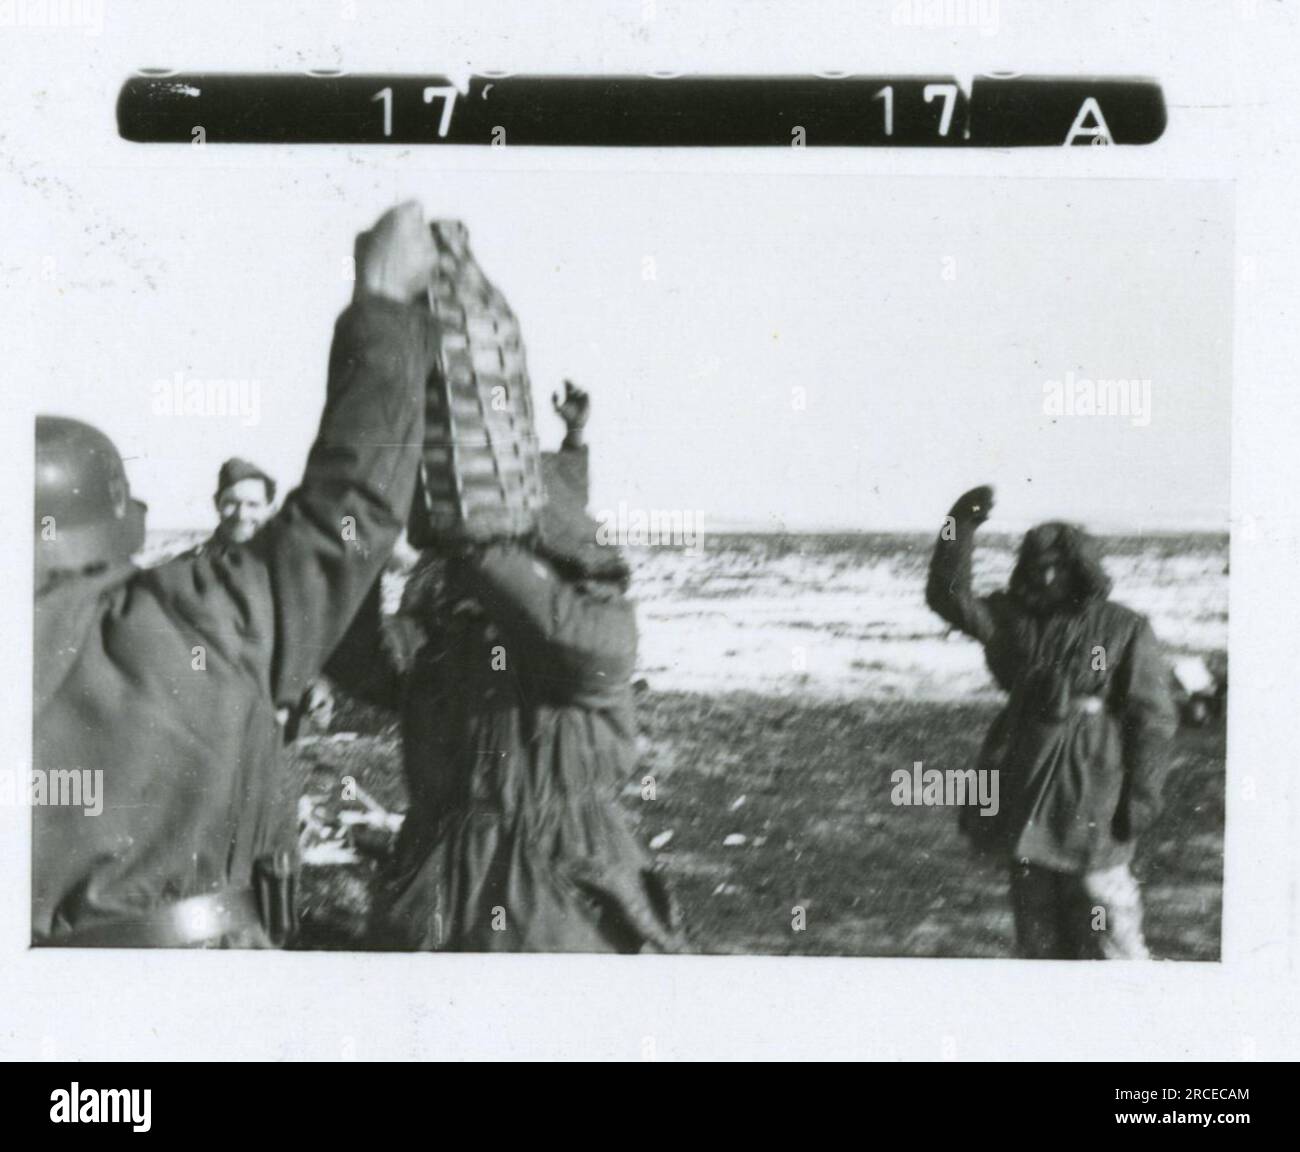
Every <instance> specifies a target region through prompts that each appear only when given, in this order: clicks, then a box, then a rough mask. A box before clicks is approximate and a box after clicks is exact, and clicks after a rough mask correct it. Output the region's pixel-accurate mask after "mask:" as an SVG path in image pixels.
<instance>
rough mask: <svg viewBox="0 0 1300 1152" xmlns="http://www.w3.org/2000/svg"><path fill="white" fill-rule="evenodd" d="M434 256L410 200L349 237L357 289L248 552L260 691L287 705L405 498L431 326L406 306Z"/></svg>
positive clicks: (387, 538) (389, 540) (374, 570)
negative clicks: (298, 452) (262, 612)
mask: <svg viewBox="0 0 1300 1152" xmlns="http://www.w3.org/2000/svg"><path fill="white" fill-rule="evenodd" d="M435 259H436V253H435V250H434V246H433V240H432V237H431V235H430V233H429V230H428V228H427V226H426V225H425V223H424V218H423V213H422V212H421V210H420V209H419V207H418V206H417V205H415V204H405V205H402V206H400V207H398V208H394V209H392V210H391V211H389V212H387V213H385V215H384V216H382V217H381V218H380V220H379V222H378V223H377V224H376V225H375V227H374V228H373V229H372V230H371V231H370V232H367V233H363V234H362V235H361V236H360V237H359V238H358V241H357V292H356V297H355V299H354V301H353V303H352V304H351V305H350V306H349V307H348V308H347V309H346V310H345V311H344V313H343V315H342V316H340V317H339V320H338V324H337V326H336V328H335V331H334V344H333V348H332V350H331V352H330V360H329V384H328V389H327V395H326V400H325V411H324V414H323V415H322V417H321V423H320V428H319V430H318V432H317V434H316V441H315V443H314V444H313V445H312V449H311V453H310V455H309V456H308V459H307V468H306V472H305V473H304V475H303V479H302V484H301V485H300V486H299V487H298V488H297V489H296V490H295V491H294V492H293V493H291V494H290V496H289V497H288V499H287V500H286V501H285V505H284V508H283V509H282V510H281V512H280V513H279V515H277V516H276V517H275V518H274V519H273V520H272V521H271V522H270V523H269V524H268V525H267V527H266V528H265V529H263V531H262V532H261V533H259V535H258V536H257V537H256V538H254V540H253V541H252V542H251V543H250V544H249V546H248V551H249V553H250V555H251V556H252V557H253V558H254V559H256V560H259V561H260V562H261V563H262V565H264V567H265V571H266V573H267V575H268V577H269V580H270V586H271V598H272V602H273V614H274V628H275V643H274V648H273V656H272V668H271V684H272V690H273V692H274V695H275V698H276V700H277V701H278V702H288V701H292V700H296V699H297V698H298V697H299V696H300V695H301V694H302V692H303V691H304V689H305V688H306V686H307V685H308V684H309V683H310V682H311V680H312V679H313V678H315V676H316V675H317V674H318V673H319V672H320V670H321V668H322V666H323V665H324V663H325V661H326V659H327V658H328V657H329V655H330V653H331V652H332V651H333V649H334V647H335V645H336V644H337V643H338V642H339V640H340V639H341V638H342V636H343V635H344V632H345V631H346V629H347V627H348V624H349V623H350V621H351V620H352V617H353V615H354V614H355V613H356V611H357V609H358V608H359V607H360V606H361V604H362V602H363V600H364V599H365V597H366V595H367V593H368V592H370V590H371V589H372V588H373V587H374V585H375V582H376V580H377V578H378V576H379V573H380V571H381V570H382V569H383V566H384V563H385V561H386V560H387V559H388V556H389V553H390V552H391V551H392V548H393V545H394V543H396V541H397V537H398V535H399V534H400V532H401V530H402V526H403V524H404V523H405V521H406V516H407V513H408V512H409V510H410V505H411V499H412V497H413V495H414V490H415V478H416V469H417V466H418V458H419V451H420V445H421V442H422V440H423V436H424V385H425V380H426V378H427V376H428V373H429V370H430V367H431V365H432V359H433V355H434V348H433V341H432V332H431V321H430V319H429V316H428V313H427V311H426V310H425V309H422V308H419V307H414V306H412V304H411V301H412V300H413V299H414V297H415V295H416V293H417V292H419V291H420V289H421V288H422V286H423V285H425V284H426V283H427V281H428V276H429V272H430V270H431V269H432V266H433V263H434V260H435Z"/></svg>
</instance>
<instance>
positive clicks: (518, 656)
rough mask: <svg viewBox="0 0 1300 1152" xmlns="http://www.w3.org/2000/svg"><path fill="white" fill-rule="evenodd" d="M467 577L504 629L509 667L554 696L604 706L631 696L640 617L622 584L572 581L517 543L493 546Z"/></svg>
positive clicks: (583, 704) (558, 699)
mask: <svg viewBox="0 0 1300 1152" xmlns="http://www.w3.org/2000/svg"><path fill="white" fill-rule="evenodd" d="M466 575H467V577H468V579H469V580H470V582H471V584H472V587H473V589H474V594H475V596H476V598H477V599H478V601H479V603H480V604H482V606H483V608H484V609H485V611H486V613H487V615H488V618H489V619H490V620H491V622H492V623H493V624H494V625H495V626H496V628H497V629H498V631H499V632H500V633H501V636H502V639H503V643H504V646H505V650H506V659H507V662H508V665H507V666H513V667H516V668H520V669H522V670H524V671H525V672H526V673H527V675H528V676H529V678H530V679H532V680H534V681H535V682H536V683H537V684H538V686H539V689H540V690H541V691H542V692H543V693H544V694H545V695H546V696H547V697H548V698H549V699H551V700H553V701H555V702H557V703H563V704H570V705H575V706H579V707H590V708H602V707H611V706H614V705H615V704H617V703H619V702H620V701H621V700H623V699H625V698H626V694H627V692H628V683H629V681H630V679H631V676H632V670H633V667H634V665H635V661H636V614H635V610H634V608H633V605H632V602H631V601H630V600H628V599H627V597H625V596H624V595H622V593H621V592H619V591H618V590H617V589H616V588H614V587H613V586H612V585H610V584H609V583H602V582H594V581H593V582H574V581H570V580H566V579H564V578H563V577H561V576H560V575H559V574H558V573H557V572H556V571H555V569H554V568H553V567H552V566H551V565H550V564H548V563H547V562H546V561H544V560H542V559H540V558H539V557H537V556H536V555H534V554H533V553H532V552H531V551H529V550H527V549H525V548H522V547H519V546H518V545H510V544H499V545H495V546H493V547H491V548H488V549H486V550H485V551H484V552H483V553H482V555H480V556H479V557H478V558H477V559H476V560H475V561H474V562H473V564H472V566H471V568H470V571H469V572H468V573H467V574H466ZM512 660H514V661H515V663H514V664H513V665H511V664H510V663H509V662H510V661H512Z"/></svg>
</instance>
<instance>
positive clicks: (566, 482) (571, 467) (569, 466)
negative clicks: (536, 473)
mask: <svg viewBox="0 0 1300 1152" xmlns="http://www.w3.org/2000/svg"><path fill="white" fill-rule="evenodd" d="M542 483H543V485H544V486H545V488H546V490H547V491H548V492H551V491H554V489H555V486H556V485H563V486H564V487H565V488H568V489H569V490H570V491H571V492H572V493H573V494H574V495H575V496H576V497H577V499H578V501H579V503H580V506H581V507H583V508H585V507H586V506H587V504H588V502H589V501H590V499H591V494H590V493H591V471H590V463H589V460H588V455H587V446H586V445H585V444H583V445H581V446H580V447H574V446H572V445H565V444H561V445H560V450H559V451H558V452H543V453H542Z"/></svg>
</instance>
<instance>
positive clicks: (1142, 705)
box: [1116, 620, 1178, 839]
mask: <svg viewBox="0 0 1300 1152" xmlns="http://www.w3.org/2000/svg"><path fill="white" fill-rule="evenodd" d="M1120 683H1121V686H1122V690H1123V695H1122V707H1121V730H1122V733H1123V755H1124V791H1123V794H1122V796H1121V800H1120V810H1119V812H1118V813H1117V814H1116V818H1117V823H1118V827H1117V828H1116V832H1117V833H1118V834H1119V835H1120V838H1121V839H1129V838H1132V837H1135V836H1138V835H1140V834H1141V833H1142V832H1144V831H1145V830H1146V829H1147V828H1149V827H1150V826H1151V825H1152V824H1154V823H1155V821H1156V818H1157V817H1158V816H1159V815H1160V809H1161V806H1162V796H1161V794H1162V792H1163V790H1164V784H1165V778H1166V776H1167V775H1168V773H1169V766H1170V755H1169V745H1170V742H1171V741H1172V739H1173V736H1174V733H1175V731H1176V730H1177V727H1178V716H1177V712H1176V710H1175V708H1174V701H1173V694H1172V692H1171V691H1170V685H1169V669H1168V668H1167V666H1166V665H1165V661H1164V659H1163V657H1162V656H1161V654H1160V645H1159V643H1158V642H1157V640H1156V636H1155V632H1154V631H1152V628H1151V625H1150V624H1149V623H1148V622H1147V621H1146V620H1143V621H1142V622H1141V624H1140V625H1139V626H1138V628H1137V630H1136V632H1135V633H1134V635H1133V639H1132V640H1131V641H1130V643H1129V646H1128V651H1127V653H1126V655H1125V662H1124V668H1123V671H1122V673H1121V679H1120Z"/></svg>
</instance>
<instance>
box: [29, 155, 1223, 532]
mask: <svg viewBox="0 0 1300 1152" xmlns="http://www.w3.org/2000/svg"><path fill="white" fill-rule="evenodd" d="M122 150H134V151H132V153H131V155H130V156H129V157H127V156H126V155H125V154H121V155H119V154H120V153H121V152H122ZM194 151H195V150H192V149H186V148H184V147H171V148H156V149H152V150H147V153H142V152H141V150H140V146H138V145H137V146H132V145H127V144H124V143H122V142H120V141H116V140H114V141H112V142H111V143H108V144H105V145H103V146H102V147H100V148H99V149H98V152H99V155H98V157H97V161H96V163H94V164H93V165H91V166H89V167H75V168H74V167H62V168H57V169H44V170H42V171H41V173H40V175H39V177H37V176H33V177H31V178H30V179H24V180H23V182H22V184H23V186H22V187H21V188H20V189H19V190H18V191H17V193H16V195H17V196H18V197H19V198H20V199H21V198H26V199H28V201H29V202H30V200H31V199H32V198H37V199H39V200H42V201H44V203H45V204H46V206H47V207H53V208H54V209H55V211H54V212H53V213H50V219H49V222H48V229H47V231H46V232H45V233H44V234H42V235H41V236H40V237H39V238H33V237H31V236H27V237H19V238H18V239H17V241H16V242H17V244H18V247H19V249H20V251H21V252H22V256H21V257H20V258H19V260H20V263H21V265H22V266H23V267H27V266H32V267H42V268H44V267H45V266H46V265H45V264H44V263H43V262H44V261H46V260H48V261H52V263H51V264H50V265H49V268H50V269H51V271H50V275H49V279H45V278H42V279H41V281H39V282H38V283H36V284H35V286H34V288H33V289H32V290H33V292H34V293H35V294H36V303H37V307H35V308H33V309H32V318H33V319H32V323H31V324H30V325H28V324H26V323H25V324H24V325H23V331H22V332H20V333H18V334H17V335H18V340H17V369H18V371H17V374H16V376H15V379H16V380H19V381H21V382H22V383H23V385H24V386H30V388H31V390H32V393H33V399H34V401H35V405H34V406H35V407H36V408H37V409H38V410H42V411H47V412H54V413H59V414H65V415H72V416H77V417H80V418H82V419H85V420H88V421H90V422H92V423H94V424H97V425H98V426H100V427H101V428H103V429H104V430H105V431H106V432H108V433H109V435H111V436H112V437H113V439H114V440H115V441H116V443H117V444H118V446H119V448H120V449H121V450H122V452H123V454H124V455H125V456H126V457H128V459H129V463H128V470H129V473H130V476H131V479H132V484H133V487H134V489H135V492H136V494H137V495H138V496H140V497H141V498H142V499H144V500H146V501H147V502H148V503H149V505H150V525H151V526H152V527H164V526H165V527H190V526H193V527H202V526H205V525H207V524H209V523H210V522H211V520H212V516H213V513H212V508H211V492H212V487H213V481H214V479H215V475H216V470H217V468H218V466H219V464H220V463H221V461H222V460H223V459H224V458H225V457H226V456H229V455H232V454H239V455H244V456H248V457H251V458H252V459H254V460H256V461H258V462H259V463H261V464H262V465H263V466H264V467H266V468H267V469H268V470H269V471H271V472H272V473H274V474H275V475H277V476H278V477H279V479H280V481H281V484H282V488H283V489H284V490H287V489H288V488H289V487H291V486H292V484H293V483H295V482H296V479H297V477H298V475H299V474H300V472H301V468H302V464H303V461H304V459H305V456H306V452H307V448H308V446H309V444H310V441H311V437H312V434H313V432H314V430H315V426H316V423H317V421H318V418H319V413H320V407H321V403H322V399H323V395H324V384H325V380H324V368H325V361H326V354H327V347H328V340H329V335H330V331H331V326H332V323H333V319H334V316H335V315H336V313H337V311H338V310H339V309H340V307H341V306H342V305H343V304H344V303H345V302H346V300H347V298H348V295H349V292H350V289H351V285H350V284H349V283H348V282H347V281H346V280H345V279H344V275H343V270H344V261H345V257H346V256H347V255H348V254H350V252H351V243H352V236H353V234H354V232H355V231H356V230H357V229H358V228H360V227H363V226H365V225H368V224H369V223H370V222H371V221H372V220H373V218H374V217H375V216H376V215H377V214H378V212H379V211H381V210H382V209H383V208H385V207H386V206H388V205H389V204H391V203H393V202H394V201H395V200H397V199H404V198H407V197H415V198H418V199H419V200H421V201H422V202H423V203H424V204H425V205H426V208H427V210H428V211H429V213H430V214H431V215H438V216H458V217H460V218H462V219H464V220H465V221H466V222H467V223H468V225H469V228H470V235H471V240H472V243H473V246H474V249H475V251H476V253H477V255H478V257H479V260H480V263H481V264H482V266H483V268H484V269H485V271H486V272H487V274H488V276H489V277H490V278H491V279H492V280H494V281H495V282H496V283H497V284H498V286H500V287H501V288H502V289H503V290H504V292H505V293H506V295H507V297H508V298H509V300H510V301H511V303H512V306H513V307H514V308H515V310H516V312H517V313H518V315H519V317H520V320H521V323H522V326H523V332H524V339H525V343H526V348H527V353H528V358H529V365H530V370H531V374H532V380H533V388H534V393H535V398H536V402H537V407H538V409H539V411H540V412H541V413H542V418H541V429H540V430H541V434H542V438H543V441H544V446H546V447H552V446H554V444H555V443H556V442H557V441H558V439H559V436H560V433H561V429H560V426H559V423H558V421H557V420H556V418H555V417H554V416H553V415H552V414H551V413H550V411H549V396H550V393H551V391H552V389H554V388H556V387H558V386H559V384H560V381H561V379H562V378H563V377H565V376H569V377H571V378H573V379H574V380H575V381H577V382H579V383H580V384H582V385H584V386H585V387H587V388H588V389H589V390H590V391H591V393H592V396H593V400H594V412H595V415H594V417H593V421H592V425H591V430H590V438H591V442H592V444H593V454H594V458H593V467H594V471H595V477H594V480H595V482H594V492H593V508H594V509H596V510H600V509H606V508H614V507H616V506H617V504H618V502H619V501H626V502H627V503H628V505H629V506H630V507H631V508H642V509H652V508H653V509H689V510H697V511H698V512H700V513H702V515H703V518H704V523H705V525H706V526H712V527H714V528H715V529H721V528H723V527H725V526H744V527H753V528H758V529H789V530H799V529H814V528H854V529H868V530H869V529H877V528H879V529H885V528H930V527H932V526H933V525H934V524H935V523H936V522H937V518H939V517H941V516H942V514H943V513H944V511H945V510H946V509H947V507H948V505H949V504H950V503H951V501H952V499H953V498H954V497H955V496H956V495H957V494H958V493H959V492H961V491H962V490H963V489H964V488H966V487H969V486H971V485H973V484H976V483H980V482H985V481H987V482H991V483H994V484H995V485H997V487H998V489H999V516H1002V517H1005V519H1004V521H1003V523H1004V526H1006V527H1016V526H1020V525H1022V524H1025V523H1028V522H1030V521H1033V520H1037V519H1042V518H1045V517H1056V516H1060V517H1069V518H1075V519H1080V520H1083V521H1085V522H1086V523H1088V524H1090V525H1092V526H1094V527H1097V528H1099V529H1121V530H1123V529H1144V528H1145V529H1177V528H1184V527H1204V528H1215V529H1221V528H1226V526H1227V518H1228V479H1229V458H1228V448H1229V441H1230V404H1229V397H1230V383H1231V382H1230V369H1231V344H1230V339H1231V332H1232V268H1233V266H1232V235H1231V222H1232V195H1231V187H1230V185H1228V184H1225V183H1215V182H1195V181H1167V182H1166V181H1135V180H1096V179H1094V180H1087V181H1084V180H1079V181H1063V180H1045V179H1044V180H1020V179H1016V180H1012V179H989V178H974V177H970V178H960V179H958V178H952V177H948V178H938V177H914V178H886V177H864V176H847V175H846V176H824V175H820V176H799V175H790V176H772V175H756V174H754V175H750V174H746V175H740V174H738V175H726V174H705V173H695V174H678V173H671V172H645V171H641V172H614V171H604V172H578V171H563V170H560V171H554V170H552V171H533V172H519V171H492V170H491V165H490V164H484V165H483V166H481V167H480V168H479V170H477V171H462V172H445V173H438V172H429V171H427V170H423V171H418V172H413V173H411V174H410V176H409V178H408V177H406V176H405V175H403V174H402V173H401V172H400V171H398V172H394V171H393V170H391V169H388V170H380V169H377V168H371V167H369V166H367V165H366V164H364V163H361V162H358V161H357V159H356V158H355V156H353V157H348V156H345V155H344V154H343V153H341V152H340V153H338V154H337V162H332V160H331V150H329V149H319V150H316V151H315V152H313V154H312V155H313V157H316V158H318V162H317V163H315V164H314V165H313V166H312V167H311V168H304V167H303V166H302V165H301V164H297V165H282V164H280V163H279V162H278V156H277V152H278V150H277V149H273V148H265V149H260V150H253V149H248V148H241V149H231V150H229V151H228V152H227V153H225V154H224V155H223V156H216V152H217V150H216V149H209V150H208V151H209V156H208V158H207V159H206V160H202V159H196V158H195V157H194V156H193V152H194ZM142 156H144V159H142ZM115 157H116V158H118V159H117V161H116V162H115V159H114V158H115ZM226 157H230V158H232V159H233V160H235V161H237V166H234V165H227V164H226V163H225V159H226ZM38 180H39V181H44V183H33V182H34V181H38ZM14 194H15V193H13V192H12V191H11V193H10V198H12V196H13V195H14ZM24 245H25V248H24ZM12 368H13V365H12V364H11V370H12ZM1067 372H1072V373H1073V374H1074V377H1075V378H1081V377H1086V378H1126V379H1149V380H1150V381H1151V385H1150V395H1151V413H1150V416H1151V418H1150V423H1149V424H1147V425H1146V426H1136V425H1135V424H1134V423H1133V422H1132V421H1131V420H1129V419H1126V418H1123V417H1102V416H1091V417H1090V416H1072V417H1067V418H1055V419H1054V418H1053V417H1052V416H1050V415H1048V414H1046V413H1045V412H1044V385H1045V383H1046V382H1047V381H1049V380H1061V379H1064V378H1065V375H1066V373H1067ZM177 373H180V374H181V375H182V378H183V379H189V378H195V377H197V378H199V379H234V380H246V381H255V382H256V386H255V390H254V392H253V393H252V395H255V396H256V398H257V404H258V410H257V422H256V423H254V424H252V425H248V426H246V425H245V423H244V422H243V420H242V419H241V418H240V417H239V416H238V415H232V416H226V417H221V416H215V415H214V416H206V417H194V416H180V417H176V416H160V415H157V414H156V413H155V411H154V404H155V400H156V396H157V382H158V381H160V380H171V379H174V378H175V376H176V374H177ZM250 387H252V385H250ZM795 389H804V390H806V391H805V392H804V393H803V398H804V400H805V402H806V407H805V408H804V409H803V410H797V409H796V408H795V401H796V398H797V394H796V392H795Z"/></svg>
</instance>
